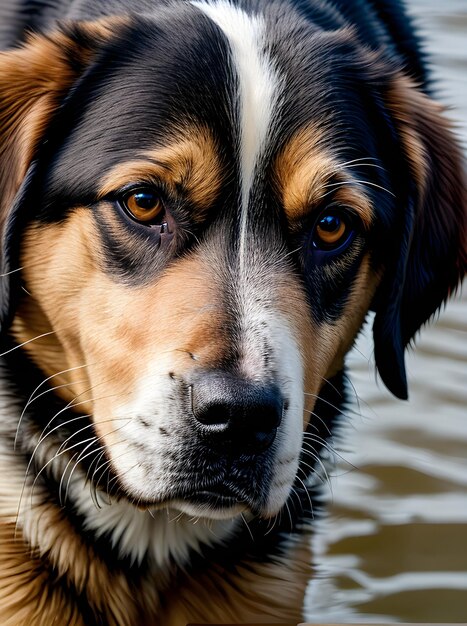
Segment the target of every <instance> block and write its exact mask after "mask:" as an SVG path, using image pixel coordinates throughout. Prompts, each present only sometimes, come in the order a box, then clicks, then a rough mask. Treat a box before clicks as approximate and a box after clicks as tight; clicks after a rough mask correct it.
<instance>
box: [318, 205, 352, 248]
mask: <svg viewBox="0 0 467 626" xmlns="http://www.w3.org/2000/svg"><path fill="white" fill-rule="evenodd" d="M353 232H354V231H353V228H352V222H351V218H350V216H348V215H346V214H345V213H344V212H343V211H342V210H340V209H337V208H329V209H327V210H326V211H325V212H324V213H322V214H321V215H320V216H319V218H318V220H317V222H316V223H315V228H314V233H313V245H314V247H315V248H318V249H320V250H337V249H338V248H340V247H342V246H343V245H344V244H346V243H348V242H349V241H350V239H351V235H352V233H353Z"/></svg>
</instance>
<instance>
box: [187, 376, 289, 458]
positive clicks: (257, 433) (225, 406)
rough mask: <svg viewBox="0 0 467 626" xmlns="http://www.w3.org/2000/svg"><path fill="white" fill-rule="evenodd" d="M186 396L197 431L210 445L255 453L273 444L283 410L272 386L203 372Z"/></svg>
mask: <svg viewBox="0 0 467 626" xmlns="http://www.w3.org/2000/svg"><path fill="white" fill-rule="evenodd" d="M190 394H191V409H192V413H193V415H194V417H195V418H196V420H197V422H198V426H199V430H200V431H201V433H202V434H203V435H205V436H207V437H208V438H209V439H210V440H211V442H213V443H214V442H217V443H218V444H221V445H228V446H230V447H233V448H235V450H236V451H245V452H249V453H258V452H263V451H264V450H266V449H267V448H269V446H270V445H271V444H272V442H273V441H274V438H275V436H276V432H277V428H278V426H279V424H280V422H281V419H282V410H283V399H282V396H281V394H280V392H279V390H278V389H277V387H276V386H274V385H271V384H257V383H252V382H249V381H245V380H242V379H240V378H237V377H235V376H233V375H231V374H226V373H221V372H205V373H203V374H201V375H198V376H197V378H196V379H195V380H194V381H193V384H192V385H191V386H190Z"/></svg>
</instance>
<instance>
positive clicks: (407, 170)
mask: <svg viewBox="0 0 467 626" xmlns="http://www.w3.org/2000/svg"><path fill="white" fill-rule="evenodd" d="M274 11H275V9H274V8H271V10H270V14H269V15H268V16H265V17H260V16H251V15H250V16H248V15H247V14H246V13H244V12H242V11H240V10H238V9H235V8H233V7H232V6H231V5H230V4H224V3H219V4H217V5H211V6H208V5H205V4H201V3H197V2H194V3H193V4H192V5H184V6H183V7H178V8H177V7H175V8H171V9H165V10H164V11H162V12H161V13H160V14H159V15H156V16H154V17H148V18H145V19H144V20H143V19H140V20H128V21H118V22H112V21H109V22H105V23H94V24H87V25H79V26H77V27H75V28H74V29H73V30H67V31H65V32H61V33H57V34H56V35H53V36H51V37H49V38H48V39H45V38H44V39H42V38H36V39H34V40H31V41H30V42H29V43H28V45H27V46H26V47H25V48H24V49H22V50H19V51H14V52H9V53H4V54H3V56H2V57H0V69H2V74H3V77H4V78H3V83H2V82H0V103H1V104H0V111H1V112H0V121H3V124H4V131H3V135H2V138H1V143H0V147H1V155H2V157H1V158H2V159H3V164H2V168H3V175H2V176H3V177H2V178H1V177H0V180H1V181H2V185H3V188H4V192H3V196H4V202H3V212H4V215H5V220H6V244H5V248H6V251H5V258H6V260H7V262H8V266H7V269H10V270H15V269H16V266H18V265H19V266H21V268H22V270H21V275H22V280H23V286H24V288H25V290H26V292H27V293H26V294H22V295H21V297H19V295H18V296H17V298H16V303H15V309H14V313H12V314H11V315H12V317H13V322H12V327H11V332H12V334H13V336H14V337H15V339H16V341H19V342H27V341H29V340H30V339H33V338H34V337H36V336H38V335H43V336H42V338H41V339H38V340H34V341H30V342H29V343H27V344H25V346H24V349H25V350H27V351H28V353H29V354H30V356H31V358H32V359H33V361H34V362H35V364H36V365H37V366H39V368H40V369H41V370H42V371H43V372H44V374H45V376H47V377H49V376H50V377H52V380H53V385H54V387H56V393H57V394H59V395H60V396H61V397H62V398H63V399H65V401H66V402H69V403H70V404H71V405H72V406H73V407H75V410H76V411H79V412H80V413H81V414H86V415H89V420H90V424H91V423H92V424H93V427H92V431H93V432H90V429H89V428H87V427H84V428H83V429H82V430H83V433H82V435H81V439H82V445H83V454H82V459H83V460H84V459H85V458H86V456H91V458H92V459H94V460H95V459H97V458H100V459H102V458H104V459H105V460H106V470H108V469H109V468H111V472H112V481H114V485H118V489H119V493H121V494H124V495H125V496H126V497H127V498H129V499H130V500H131V501H134V502H135V503H138V504H140V505H141V506H144V507H157V506H167V505H170V506H173V507H175V508H178V509H180V510H182V511H184V512H187V513H190V514H193V515H204V516H208V517H229V516H232V515H235V514H236V513H239V512H241V511H243V510H251V511H253V512H255V513H259V514H260V515H262V516H265V517H267V516H271V515H274V514H276V513H277V512H278V511H279V510H280V509H281V507H282V506H283V505H284V503H285V501H286V499H287V497H288V496H289V494H290V491H291V488H292V485H293V483H294V481H295V479H296V476H297V470H298V467H299V460H300V454H301V450H302V440H303V431H304V429H306V428H307V424H308V422H309V421H310V420H311V427H313V420H319V419H320V416H315V415H314V413H313V409H314V406H315V401H316V398H317V397H318V396H319V394H320V391H321V389H322V387H323V385H324V384H325V382H326V381H328V380H329V379H331V378H332V377H333V376H334V375H335V374H336V373H337V372H339V371H340V370H341V369H342V366H343V358H344V355H345V353H346V352H347V350H348V349H349V347H350V346H351V344H352V342H353V340H354V338H355V335H356V333H357V332H358V329H359V328H360V326H361V324H362V322H363V320H364V317H365V315H366V313H367V311H368V309H369V308H370V307H371V306H373V307H374V308H375V309H376V310H377V318H376V319H377V321H376V325H375V339H376V350H377V352H376V356H377V361H378V366H379V368H380V371H381V373H382V375H383V377H384V379H385V381H386V383H387V384H388V386H390V387H391V388H392V390H393V391H394V392H395V393H396V394H398V395H401V396H403V395H404V393H405V387H404V380H405V378H404V373H403V356H402V352H403V348H404V346H405V344H406V343H407V342H408V341H409V339H410V338H411V336H412V335H413V333H414V332H415V330H416V328H418V326H419V325H420V324H421V323H422V322H423V321H425V319H426V318H427V317H429V316H430V315H431V314H432V312H433V311H434V310H435V308H436V307H437V306H438V305H439V303H440V302H441V301H442V300H443V299H444V298H445V297H446V295H447V293H448V291H449V290H450V289H451V288H453V287H454V285H455V284H456V283H457V281H458V278H459V276H460V275H461V274H462V271H463V265H462V261H461V262H459V260H458V255H459V252H458V251H459V249H461V247H462V245H463V243H462V242H463V241H464V239H463V237H464V235H463V234H462V232H461V231H462V229H463V222H462V220H463V218H462V214H463V203H464V198H463V196H462V193H463V192H462V182H461V173H460V172H461V168H460V165H459V156H458V153H457V150H456V149H455V147H453V144H452V140H451V138H450V136H449V134H448V131H447V130H446V128H445V125H444V123H443V121H442V119H441V118H440V117H439V115H438V111H437V110H436V107H435V105H434V104H433V103H432V102H431V101H430V100H429V99H428V98H427V97H426V96H424V95H423V94H421V93H420V92H419V91H418V90H417V89H416V87H414V86H413V85H412V84H411V82H410V80H409V79H407V78H405V77H403V76H402V75H401V74H399V73H398V72H397V71H395V70H393V69H392V68H388V67H387V66H386V65H385V64H384V62H383V61H382V60H381V59H379V58H376V55H373V54H371V53H369V52H365V51H362V49H361V48H360V46H359V44H358V42H357V41H356V40H355V36H354V34H353V33H352V32H351V31H348V30H346V29H343V30H340V31H336V32H324V31H318V30H314V29H312V28H311V27H310V26H309V25H308V24H307V23H305V22H303V21H301V20H300V18H298V17H297V19H296V20H293V21H290V22H289V21H288V20H287V19H283V20H279V19H278V17H279V16H278V15H276V14H275V12H274ZM10 76H11V77H13V76H20V77H21V78H20V80H19V83H18V80H17V81H16V86H15V87H12V86H11V84H10V81H9V77H10ZM0 81H2V78H0ZM421 107H422V108H423V109H424V110H423V111H420V110H419V109H420V108H421ZM430 126H432V127H430ZM34 157H36V158H35V160H34ZM28 168H29V172H28ZM436 168H438V171H442V177H443V180H442V181H441V182H440V183H437V187H436V188H435V186H434V170H435V169H436ZM440 212H441V213H442V214H443V215H441V217H440ZM436 220H437V222H436ZM456 223H457V225H456ZM433 229H438V231H439V238H440V242H441V243H440V245H439V246H438V245H436V243H434V244H432V245H431V247H430V252H429V254H428V255H425V252H424V251H423V250H424V246H425V243H426V242H427V241H428V240H429V239H430V238H431V239H432V233H433ZM414 236H415V237H418V238H419V239H420V241H419V243H416V244H415V246H414V245H413V244H412V243H411V241H412V240H413V237H414ZM20 241H21V243H19V242H20ZM419 248H420V249H419ZM421 251H422V252H421ZM15 255H16V256H15ZM441 257H443V261H442V262H444V263H447V264H448V265H447V266H446V268H440V263H441V261H440V259H441ZM401 258H402V260H401ZM13 259H16V261H13ZM417 264H419V265H422V270H421V272H422V274H423V276H422V278H419V275H418V273H417V272H418V270H417V269H416V266H417ZM415 284H416V286H414V285H415ZM13 291H14V290H13ZM414 299H415V300H420V301H421V302H419V303H418V304H420V306H419V307H418V305H417V307H418V308H417V311H416V312H414V305H413V301H414ZM78 423H80V422H78ZM87 442H89V443H87ZM92 455H94V456H92ZM99 455H100V457H99ZM97 466H98V464H96V466H95V467H94V469H93V471H94V473H96V471H97ZM97 474H98V472H97ZM108 480H109V479H108V477H107V481H108Z"/></svg>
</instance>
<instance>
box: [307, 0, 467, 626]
mask: <svg viewBox="0 0 467 626" xmlns="http://www.w3.org/2000/svg"><path fill="white" fill-rule="evenodd" d="M409 7H410V10H411V12H412V14H413V15H414V16H416V19H417V22H418V24H419V25H420V27H421V28H422V31H423V32H424V33H425V34H426V40H427V50H428V52H429V53H430V55H431V58H432V62H433V66H434V76H435V77H436V79H437V81H438V83H437V85H438V95H439V99H440V100H442V101H443V102H445V103H447V104H449V105H451V106H452V107H453V109H455V110H453V111H452V112H451V113H450V114H451V116H452V117H454V118H455V119H457V120H459V124H458V128H459V133H460V134H461V136H462V139H463V143H464V146H466V147H467V0H436V1H435V0H410V2H409ZM466 294H467V289H466V288H465V286H464V296H463V297H462V296H461V297H458V298H457V299H456V300H455V301H453V302H451V303H450V304H449V305H448V307H447V308H446V310H445V311H443V313H442V314H441V316H440V318H439V320H438V322H437V323H436V324H435V325H433V326H431V327H430V328H427V329H425V330H424V332H423V333H422V334H421V335H420V338H419V341H418V343H417V350H416V352H415V353H412V354H410V355H409V357H408V360H407V365H408V373H409V381H410V384H409V392H410V401H409V402H406V403H404V402H401V401H398V400H396V399H395V398H392V397H391V396H390V395H389V393H387V392H386V391H385V389H384V388H383V385H382V383H379V384H376V382H375V376H374V360H373V354H372V353H373V346H372V343H371V340H370V337H369V333H368V332H366V333H365V334H363V335H362V337H361V338H360V340H359V342H358V344H357V346H356V350H354V351H353V353H352V354H351V359H350V363H351V372H352V381H353V383H354V385H355V388H356V391H357V393H358V396H359V399H360V406H357V404H355V407H354V408H355V411H356V413H357V414H356V415H354V416H353V417H352V420H351V424H350V426H349V427H348V428H347V429H346V432H345V434H344V437H343V438H342V442H340V443H338V445H337V447H338V449H339V451H340V454H341V455H342V459H340V460H339V462H338V464H337V466H336V467H335V468H334V469H333V470H332V472H331V473H332V474H333V477H332V485H333V493H332V495H330V496H329V499H330V503H329V508H328V516H327V518H326V519H324V520H322V521H321V522H320V523H319V524H318V533H317V535H316V538H315V541H314V553H315V558H316V562H317V563H318V564H319V565H318V567H317V571H316V576H315V578H314V579H313V581H312V582H311V583H310V587H309V589H308V595H307V614H306V617H307V619H308V621H310V622H319V621H322V622H332V621H334V622H342V623H346V622H358V621H360V622H380V623H384V622H398V621H399V622H436V621H438V622H467V295H466Z"/></svg>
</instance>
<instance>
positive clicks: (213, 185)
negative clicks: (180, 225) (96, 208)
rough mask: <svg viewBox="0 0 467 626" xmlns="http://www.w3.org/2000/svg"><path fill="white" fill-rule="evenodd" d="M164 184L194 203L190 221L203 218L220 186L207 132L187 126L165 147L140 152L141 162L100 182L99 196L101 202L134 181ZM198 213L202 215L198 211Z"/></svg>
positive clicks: (121, 168) (123, 167) (214, 151)
mask: <svg viewBox="0 0 467 626" xmlns="http://www.w3.org/2000/svg"><path fill="white" fill-rule="evenodd" d="M144 180H147V182H148V183H151V184H153V185H154V184H155V185H157V184H158V183H159V184H161V183H164V184H165V185H167V186H168V188H169V189H172V191H173V192H174V193H176V192H178V193H180V189H181V190H182V193H183V196H184V197H187V198H188V199H189V200H191V202H193V203H194V205H195V207H194V208H195V209H198V211H196V210H195V211H194V212H193V217H194V218H195V219H196V218H197V217H198V218H200V217H202V216H203V215H204V213H205V212H206V210H207V209H208V208H209V207H210V206H211V205H212V203H213V202H214V201H215V199H216V197H217V195H218V193H219V190H220V187H221V184H222V166H221V160H220V157H219V151H218V149H217V147H216V145H215V142H214V140H213V138H212V136H211V133H210V131H209V129H207V128H199V127H197V126H186V127H185V128H183V129H182V130H181V131H178V134H177V135H176V136H175V137H174V138H173V139H172V142H171V144H169V145H164V146H163V147H160V148H158V149H154V150H152V151H149V152H143V153H142V154H141V155H140V160H134V161H130V162H126V163H119V164H118V165H117V166H115V167H114V168H113V170H111V171H110V172H109V173H108V175H107V176H106V178H105V180H104V181H103V182H102V185H101V188H100V192H99V194H98V196H99V197H100V198H103V197H104V196H106V195H107V194H109V193H111V192H115V191H118V190H119V189H121V188H123V187H124V186H125V185H128V184H129V183H132V182H134V181H144ZM200 209H201V211H200Z"/></svg>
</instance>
